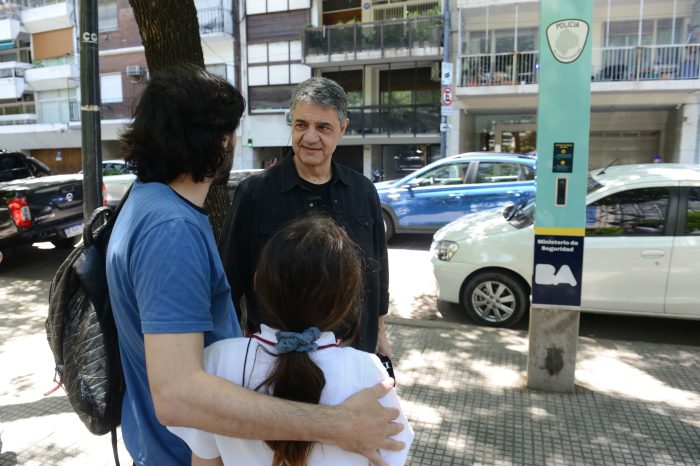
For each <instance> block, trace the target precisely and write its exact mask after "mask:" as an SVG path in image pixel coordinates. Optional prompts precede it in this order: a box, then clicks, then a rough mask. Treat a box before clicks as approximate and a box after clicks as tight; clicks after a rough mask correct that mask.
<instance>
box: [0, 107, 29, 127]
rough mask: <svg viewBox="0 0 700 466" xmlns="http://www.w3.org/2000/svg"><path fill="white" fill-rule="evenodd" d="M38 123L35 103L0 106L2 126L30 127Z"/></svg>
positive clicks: (0, 122) (0, 123) (0, 124)
mask: <svg viewBox="0 0 700 466" xmlns="http://www.w3.org/2000/svg"><path fill="white" fill-rule="evenodd" d="M37 121H38V119H37V115H36V107H35V105H34V103H33V102H18V103H16V104H3V105H0V126H11V125H30V124H34V123H37Z"/></svg>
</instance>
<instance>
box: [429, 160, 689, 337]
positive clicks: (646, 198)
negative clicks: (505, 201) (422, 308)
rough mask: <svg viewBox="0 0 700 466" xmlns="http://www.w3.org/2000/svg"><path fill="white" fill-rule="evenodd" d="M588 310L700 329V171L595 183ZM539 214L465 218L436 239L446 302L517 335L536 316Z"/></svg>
mask: <svg viewBox="0 0 700 466" xmlns="http://www.w3.org/2000/svg"><path fill="white" fill-rule="evenodd" d="M586 204H587V207H586V237H585V240H584V255H583V278H582V289H581V310H582V311H586V312H599V313H606V314H630V315H637V316H657V317H672V318H682V319H700V280H699V279H698V277H700V165H680V164H646V165H626V166H619V167H609V168H607V169H603V170H600V169H598V170H594V171H592V172H590V173H589V178H588V195H587V198H586ZM534 213H535V204H534V202H530V203H529V204H524V205H519V206H512V205H511V206H509V207H506V208H505V209H503V208H500V209H492V210H489V211H484V212H480V213H477V214H473V215H467V216H464V217H461V218H460V219H458V220H455V221H454V222H452V223H450V224H448V225H446V226H445V227H443V228H442V229H440V230H439V231H438V232H437V233H435V235H434V237H433V239H434V241H433V244H432V247H431V251H432V262H433V270H434V273H435V279H436V282H437V286H438V297H439V299H441V300H444V301H448V302H452V303H459V304H461V305H462V306H463V307H464V309H465V310H466V312H467V314H469V315H470V316H471V317H472V318H473V319H474V320H475V321H476V322H478V323H480V324H483V325H489V326H501V327H508V326H512V325H514V324H515V323H516V322H518V321H519V320H520V319H521V318H522V316H523V315H524V314H525V312H526V311H527V310H528V308H529V302H530V299H529V296H530V289H531V288H530V285H531V280H532V271H533V256H534V245H533V244H534V229H533V222H534Z"/></svg>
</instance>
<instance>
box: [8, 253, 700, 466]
mask: <svg viewBox="0 0 700 466" xmlns="http://www.w3.org/2000/svg"><path fill="white" fill-rule="evenodd" d="M47 252H49V251H47ZM57 254H58V253H57ZM59 263H60V256H59V255H56V258H55V264H53V270H55V268H56V267H57V266H58V264H59ZM47 290H48V280H47V278H46V276H37V275H36V274H34V273H32V272H30V271H26V270H25V269H22V268H18V269H15V270H14V271H13V274H12V277H8V276H6V275H2V274H0V303H2V305H1V306H2V312H0V370H1V374H2V375H1V376H0V437H1V438H2V442H3V446H2V451H1V452H0V466H14V465H28V466H33V465H50V466H54V465H56V466H59V465H60V466H66V465H76V466H78V465H81V466H82V465H89V466H102V465H105V466H107V465H111V464H113V460H112V456H111V445H110V441H109V436H103V437H94V436H92V435H91V434H89V433H88V431H87V430H86V429H85V428H84V427H83V425H82V424H81V423H80V421H79V420H78V417H77V415H75V414H74V413H73V412H72V410H71V408H70V406H69V404H68V402H67V401H66V398H65V396H62V395H61V394H60V392H56V393H55V394H53V395H51V396H50V397H47V398H44V397H43V396H42V393H43V392H45V391H47V390H49V389H50V388H52V382H51V378H52V375H53V363H52V360H51V355H50V352H49V349H48V344H47V343H46V338H45V334H44V319H45V316H46V296H47ZM420 294H421V296H423V295H425V296H426V299H424V300H422V301H421V300H418V301H414V302H409V301H408V298H407V299H406V302H405V303H403V304H401V303H399V304H401V305H402V306H403V307H405V308H406V309H409V308H416V309H418V310H419V311H420V309H419V308H420V302H425V303H428V302H429V301H430V300H429V299H428V298H427V296H428V295H429V294H430V290H428V289H426V290H424V291H422V292H420ZM421 296H419V297H421ZM416 302H418V303H419V304H418V306H417V307H416ZM428 308H429V306H427V305H426V310H428V311H429V310H430V309H428ZM413 317H416V316H413ZM416 324H419V325H421V326H420V327H417V326H415V325H416ZM388 329H389V334H390V338H391V340H392V342H393V343H394V350H395V357H394V360H395V363H396V376H397V381H398V384H399V394H400V395H401V397H402V398H403V400H404V403H405V408H406V411H407V414H408V417H409V419H410V420H411V422H412V424H413V426H414V429H415V431H416V440H415V443H414V446H413V448H412V450H411V453H410V456H409V464H414V465H450V464H459V465H462V464H465V465H468V464H474V465H492V464H497V465H567V466H568V465H613V464H614V465H693V464H700V347H695V346H694V347H683V346H674V345H660V344H648V343H633V342H616V341H612V340H605V339H593V338H585V337H581V338H579V349H578V362H577V371H576V377H577V388H576V390H575V392H574V393H572V394H556V393H545V392H534V391H530V390H528V389H526V388H524V384H523V373H524V371H525V368H526V358H527V334H526V332H524V331H517V330H503V329H488V328H480V327H473V326H465V325H459V324H449V323H445V322H428V321H425V320H421V321H410V320H401V319H398V318H396V317H394V318H391V319H390V322H389V326H388ZM120 455H121V458H122V464H124V465H128V464H129V459H128V456H127V454H126V452H125V451H124V450H123V449H122V451H121V453H120Z"/></svg>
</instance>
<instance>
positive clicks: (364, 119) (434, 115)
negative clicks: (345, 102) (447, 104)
mask: <svg viewBox="0 0 700 466" xmlns="http://www.w3.org/2000/svg"><path fill="white" fill-rule="evenodd" d="M348 118H350V125H349V127H348V130H347V134H348V135H355V136H368V135H379V136H392V135H414V136H415V135H416V134H436V133H439V132H440V106H439V105H433V104H421V105H419V104H416V105H381V106H380V105H367V106H364V107H349V108H348Z"/></svg>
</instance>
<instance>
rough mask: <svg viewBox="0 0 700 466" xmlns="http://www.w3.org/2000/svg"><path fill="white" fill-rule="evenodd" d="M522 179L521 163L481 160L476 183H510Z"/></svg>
mask: <svg viewBox="0 0 700 466" xmlns="http://www.w3.org/2000/svg"><path fill="white" fill-rule="evenodd" d="M519 179H520V164H518V163H506V162H479V168H478V169H477V171H476V179H475V180H474V182H475V183H508V182H513V181H518V180H519Z"/></svg>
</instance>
